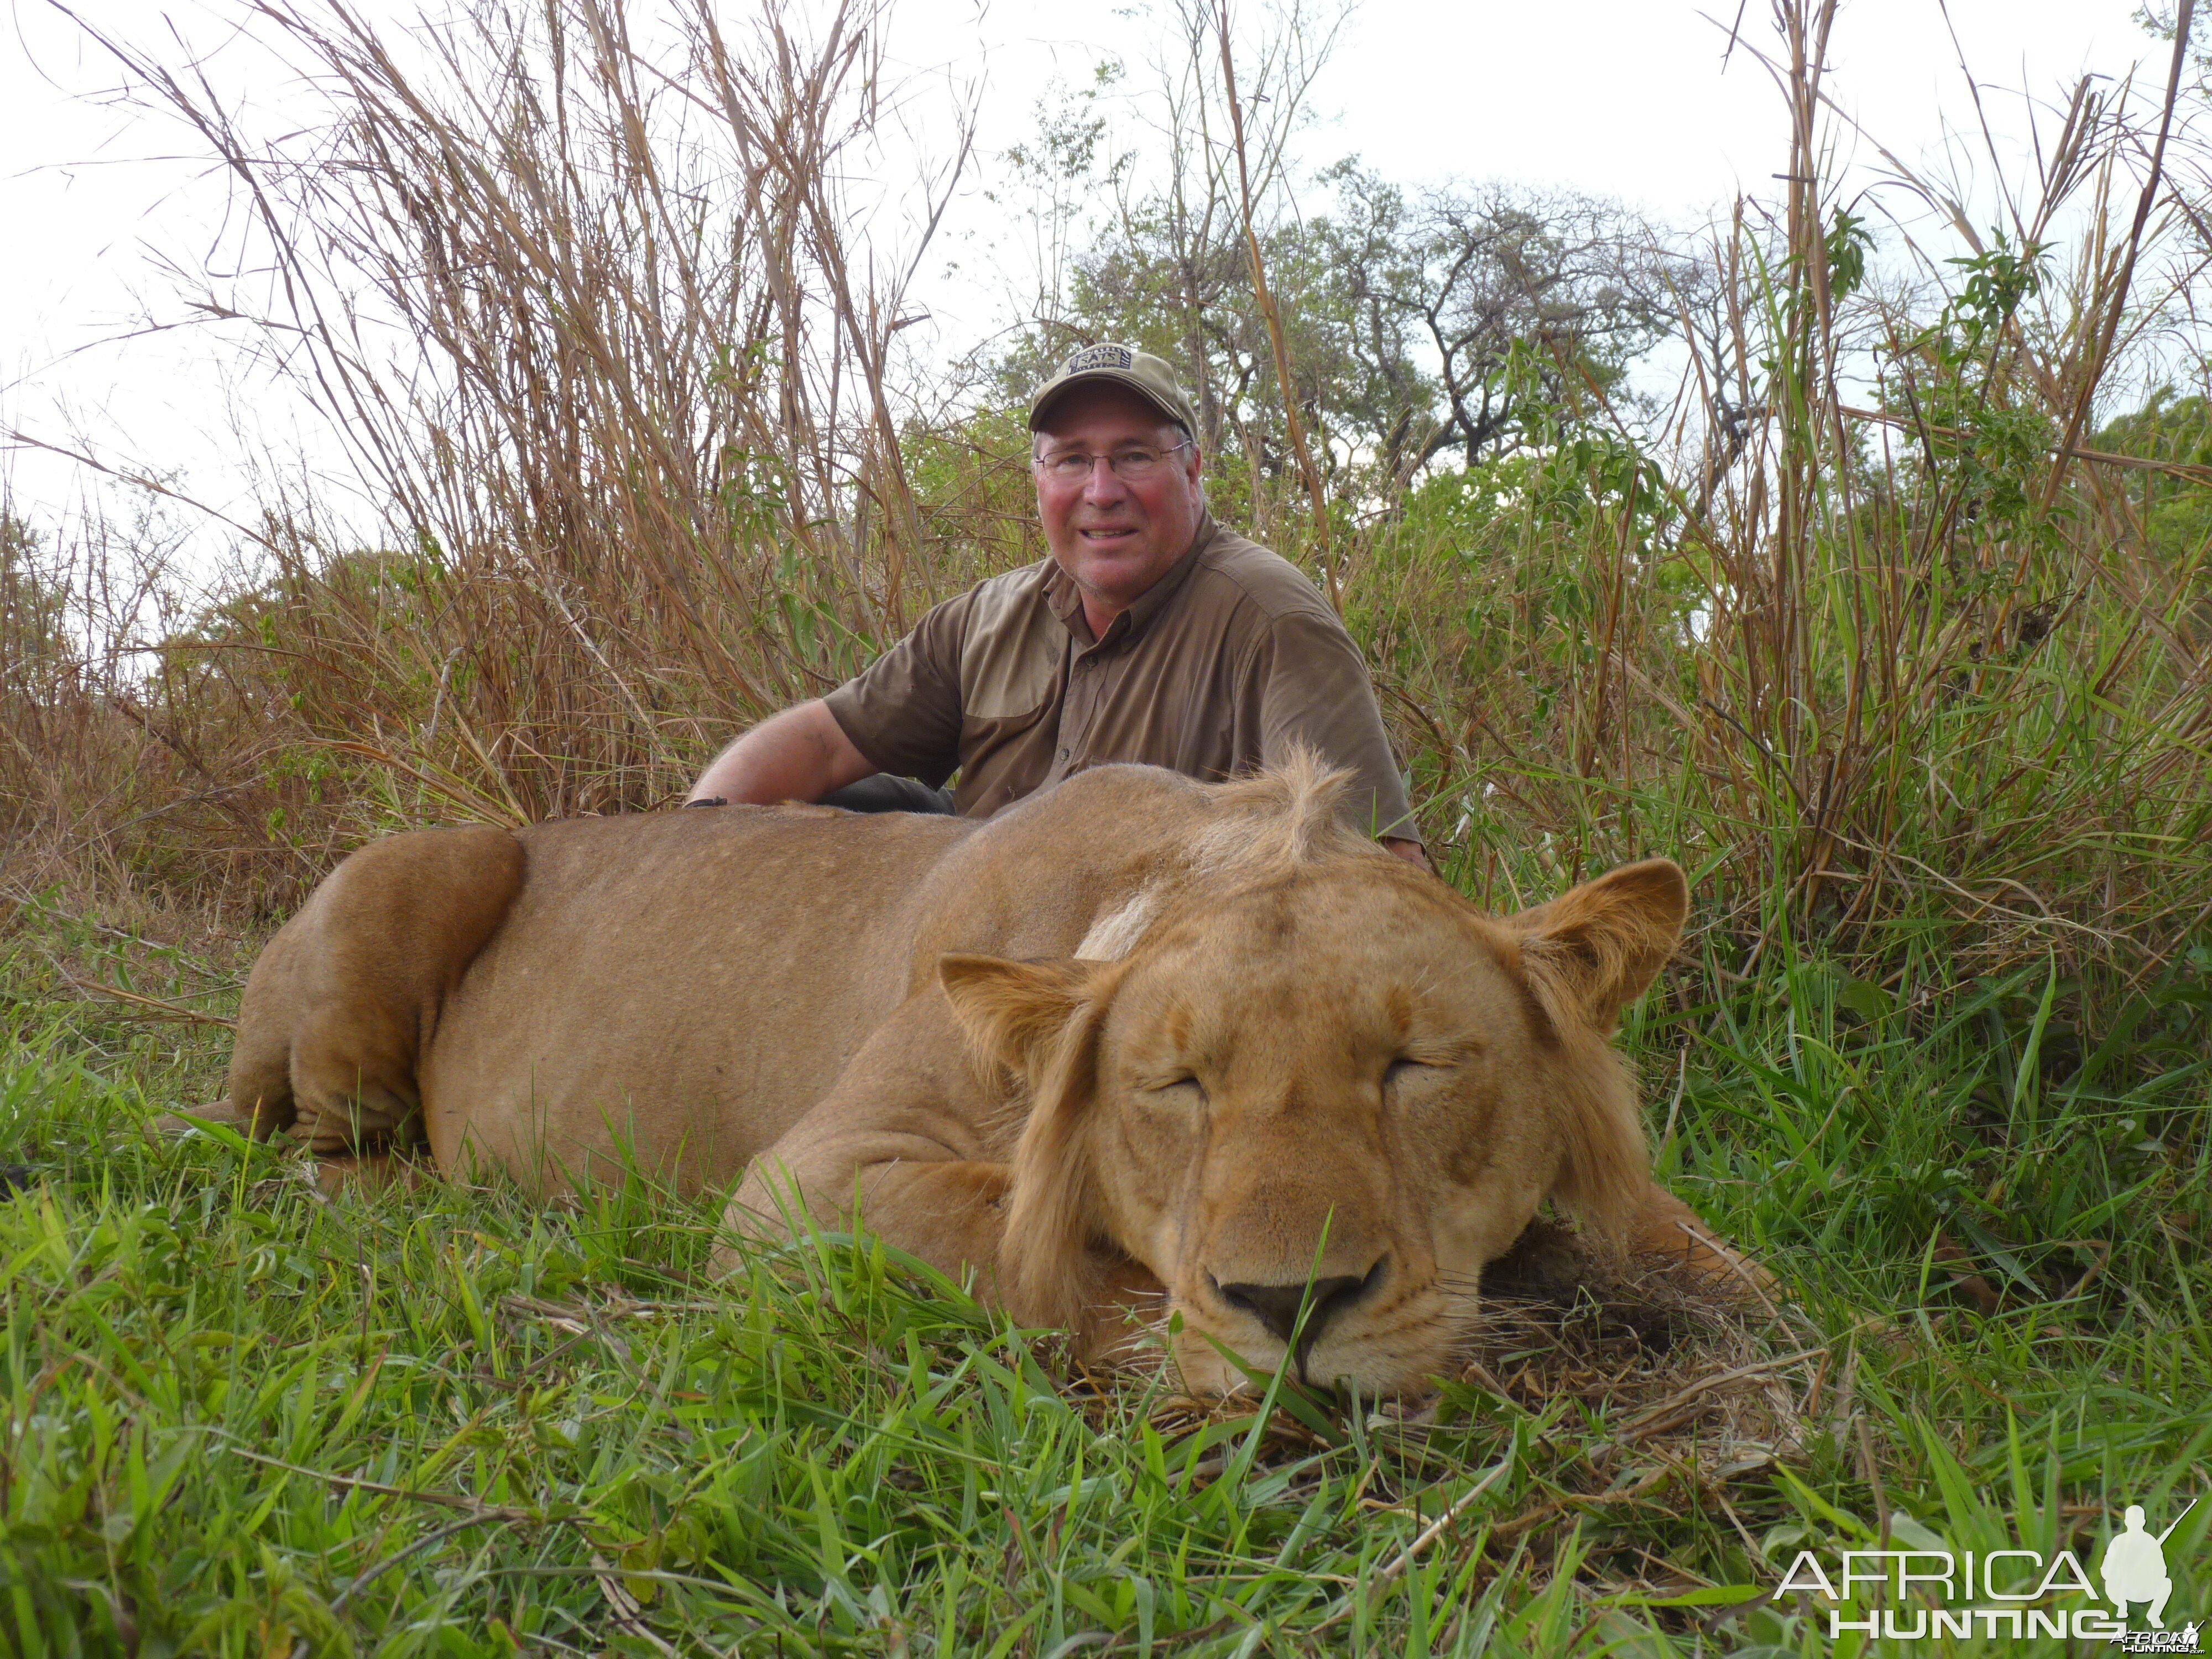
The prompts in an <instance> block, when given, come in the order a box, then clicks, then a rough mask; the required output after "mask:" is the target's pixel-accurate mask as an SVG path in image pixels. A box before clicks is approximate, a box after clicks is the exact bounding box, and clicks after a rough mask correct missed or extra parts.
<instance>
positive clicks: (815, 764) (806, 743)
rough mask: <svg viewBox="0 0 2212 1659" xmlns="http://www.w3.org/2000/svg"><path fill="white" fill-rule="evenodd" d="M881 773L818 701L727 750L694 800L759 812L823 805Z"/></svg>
mask: <svg viewBox="0 0 2212 1659" xmlns="http://www.w3.org/2000/svg"><path fill="white" fill-rule="evenodd" d="M874 770H875V767H874V766H873V765H872V763H870V762H869V760H868V758H867V757H866V756H865V755H863V754H862V753H861V752H860V750H858V749H856V748H854V746H853V740H852V739H851V738H848V737H847V736H846V735H845V729H844V727H842V726H840V725H838V724H837V718H836V715H834V714H831V713H830V712H829V708H828V706H827V705H826V704H824V703H823V702H820V701H819V700H817V701H815V702H803V703H800V704H799V706H798V707H796V708H787V709H785V710H784V711H783V712H782V713H781V714H775V715H771V716H770V717H769V719H767V720H763V721H762V722H761V723H760V724H759V725H758V726H755V727H753V729H752V730H751V731H750V732H746V733H745V734H744V736H743V737H741V738H738V740H737V741H736V742H735V743H733V744H731V745H730V746H729V747H728V748H727V749H725V750H723V751H722V752H721V753H720V754H719V755H717V756H716V757H714V763H713V764H711V765H709V766H708V768H707V769H706V770H705V771H704V772H702V773H701V774H700V775H699V781H698V782H696V783H695V784H693V785H692V786H691V794H690V799H692V800H714V799H721V800H726V801H732V802H742V803H750V804H751V805H757V806H773V805H775V804H776V803H777V802H778V801H786V800H819V799H822V797H823V796H824V795H826V794H828V793H829V792H830V791H831V790H833V789H842V788H843V787H845V786H846V785H847V784H848V783H852V782H855V781H858V780H860V779H861V778H865V777H866V776H867V775H869V774H870V773H872V772H873V771H874Z"/></svg>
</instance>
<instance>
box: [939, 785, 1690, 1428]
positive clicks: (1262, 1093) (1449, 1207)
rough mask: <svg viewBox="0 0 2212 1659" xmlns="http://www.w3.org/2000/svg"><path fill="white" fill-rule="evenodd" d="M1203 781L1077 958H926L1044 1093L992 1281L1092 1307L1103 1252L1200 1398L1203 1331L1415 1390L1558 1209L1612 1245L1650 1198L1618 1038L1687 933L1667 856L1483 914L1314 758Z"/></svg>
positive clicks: (1018, 1165) (1211, 1350)
mask: <svg viewBox="0 0 2212 1659" xmlns="http://www.w3.org/2000/svg"><path fill="white" fill-rule="evenodd" d="M1218 797H1219V799H1220V810H1219V812H1218V817H1217V819H1216V821H1215V823H1214V824H1213V826H1212V828H1211V829H1209V830H1208V831H1207V832H1206V834H1205V835H1204V836H1200V838H1199V840H1198V842H1197V843H1196V844H1194V846H1193V847H1192V848H1191V849H1190V852H1189V857H1188V862H1187V863H1186V864H1184V865H1183V866H1182V867H1181V868H1180V869H1179V870H1177V871H1176V872H1173V873H1172V875H1171V876H1170V877H1167V878H1162V879H1161V880H1160V881H1159V882H1158V883H1156V884H1154V885H1153V886H1152V887H1151V888H1149V889H1148V890H1146V892H1144V893H1142V894H1139V896H1138V897H1137V898H1136V899H1135V900H1134V901H1133V902H1131V903H1130V904H1129V905H1128V906H1127V907H1125V908H1123V909H1122V910H1121V911H1120V912H1118V913H1117V914H1116V915H1113V916H1110V917H1109V918H1106V919H1105V920H1104V921H1102V922H1101V924H1100V926H1099V927H1097V929H1094V930H1093V933H1092V937H1091V939H1090V940H1087V941H1086V942H1085V951H1084V954H1083V955H1082V956H1079V957H1077V958H1075V959H1073V960H1068V961H1063V962H1044V963H1021V962H1009V961H1005V960H1001V959H998V958H995V957H973V956H947V957H945V958H944V959H943V960H942V962H941V963H940V964H939V974H940V977H941V978H942V981H943V982H944V985H945V990H946V993H947V994H948V995H949V996H950V997H951V1001H952V1004H953V1006H954V1009H955V1011H956V1012H957V1015H958V1017H959V1018H960V1020H961V1022H962V1024H963V1027H964V1028H965V1029H966V1030H967V1031H968V1032H969V1035H970V1036H971V1037H972V1038H973V1039H974V1040H975V1043H976V1045H977V1047H978V1048H979V1049H980V1050H981V1053H982V1054H984V1055H985V1056H986V1057H987V1058H988V1059H989V1060H994V1061H995V1062H997V1063H998V1064H1000V1065H1003V1066H1006V1067H1007V1068H1008V1069H1009V1070H1011V1071H1012V1072H1013V1073H1016V1074H1017V1075H1018V1076H1020V1077H1022V1078H1024V1079H1026V1081H1027V1085H1028V1093H1029V1096H1030V1100H1031V1102H1032V1104H1031V1106H1030V1113H1029V1116H1028V1118H1027V1121H1026V1126H1025V1127H1024V1131H1023V1133H1022V1139H1021V1142H1020V1149H1019V1152H1018V1154H1017V1156H1016V1158H1015V1169H1014V1183H1013V1189H1012V1194H1011V1195H1010V1198H1009V1200H1008V1217H1007V1225H1006V1244H1005V1249H1004V1251H1003V1253H1002V1255H1001V1257H1000V1281H1001V1284H1002V1285H1003V1286H1004V1288H1005V1291H1006V1295H1007V1297H1008V1300H1009V1303H1010V1304H1011V1305H1012V1307H1013V1308H1014V1309H1015V1310H1017V1312H1018V1313H1020V1314H1021V1315H1023V1316H1025V1317H1029V1318H1033V1319H1036V1320H1038V1321H1040V1322H1053V1323H1061V1324H1071V1325H1079V1324H1080V1323H1081V1322H1082V1318H1083V1315H1084V1312H1085V1303H1086V1301H1087V1299H1088V1298H1091V1297H1094V1296H1095V1295H1096V1294H1097V1279H1096V1277H1095V1272H1096V1264H1097V1263H1098V1262H1099V1261H1101V1260H1102V1259H1110V1253H1112V1252H1116V1251H1118V1252H1120V1253H1121V1254H1123V1255H1127V1257H1129V1258H1131V1259H1132V1260H1133V1261H1136V1262H1138V1263H1140V1264H1142V1266H1143V1267H1146V1268H1147V1269H1149V1270H1150V1272H1151V1273H1152V1274H1153V1275H1154V1276H1156V1277H1157V1278H1158V1280H1159V1282H1160V1284H1161V1285H1163V1286H1164V1288H1165V1291H1166V1294H1167V1304H1168V1306H1167V1309H1166V1310H1163V1314H1165V1312H1166V1311H1169V1310H1172V1311H1173V1312H1176V1313H1179V1314H1180V1315H1181V1316H1182V1318H1181V1322H1180V1334H1178V1335H1177V1336H1176V1338H1175V1340H1174V1343H1173V1352H1174V1358H1175V1359H1176V1363H1177V1364H1178V1366H1179V1368H1180V1370H1181V1372H1182V1376H1183V1378H1184V1380H1185V1382H1186V1383H1187V1384H1188V1386H1189V1387H1191V1388H1193V1389H1197V1390H1200V1391H1215V1390H1233V1389H1237V1387H1239V1386H1241V1385H1242V1384H1243V1380H1244V1379H1243V1376H1242V1374H1241V1373H1240V1372H1239V1371H1238V1370H1237V1369H1236V1367H1235V1366H1234V1365H1233V1364H1231V1362H1230V1361H1229V1360H1228V1359H1227V1358H1225V1357H1224V1355H1223V1354H1222V1352H1220V1349H1219V1348H1217V1347H1216V1346H1215V1345H1216V1344H1218V1345H1220V1348H1225V1349H1227V1350H1230V1351H1231V1352H1234V1353H1235V1354H1237V1355H1238V1356H1240V1357H1241V1358H1243V1361H1244V1362H1245V1364H1248V1365H1249V1366H1251V1367H1253V1368H1254V1369H1255V1370H1261V1371H1267V1370H1273V1368H1274V1367H1275V1366H1276V1365H1277V1364H1279V1362H1280V1361H1281V1358H1282V1357H1283V1354H1284V1352H1285V1349H1286V1347H1288V1346H1291V1343H1292V1341H1293V1340H1294V1338H1295V1340H1296V1342H1297V1369H1298V1370H1299V1371H1300V1372H1302V1374H1303V1375H1304V1377H1305V1378H1306V1379H1308V1380H1310V1381H1311V1382H1314V1383H1334V1382H1337V1381H1339V1380H1345V1379H1348V1380H1350V1381H1352V1383H1357V1384H1358V1386H1359V1388H1360V1389H1362V1390H1363V1391H1366V1392H1376V1391H1392V1390H1399V1389H1412V1388H1418V1387H1419V1386H1420V1385H1421V1383H1422V1379H1424V1378H1425V1377H1427V1376H1432V1375H1434V1374H1436V1373H1437V1371H1439V1370H1442V1369H1443V1368H1444V1364H1445V1362H1446V1359H1447V1357H1448V1355H1449V1351H1450V1349H1451V1347H1452V1346H1453V1343H1454V1340H1455V1335H1456V1334H1457V1333H1458V1331H1460V1330H1461V1329H1462V1328H1463V1326H1464V1324H1465V1322H1466V1319H1467V1316H1468V1314H1469V1313H1470V1312H1471V1310H1472V1307H1473V1304H1474V1297H1475V1291H1476V1284H1477V1280H1478V1279H1479V1277H1480V1273H1481V1271H1482V1268H1483V1266H1484V1264H1485V1263H1486V1262H1488V1261H1491V1260H1492V1259H1493V1258H1494V1257H1497V1256H1498V1255H1502V1254H1503V1253H1504V1251H1505V1250H1506V1249H1508V1248H1509V1247H1510V1245H1511V1244H1512V1243H1513V1242H1514V1240H1515V1239H1516V1237H1518V1236H1519V1235H1520V1233H1521V1231H1522V1229H1523V1228H1524V1227H1525V1226H1526V1225H1528V1221H1529V1220H1530V1218H1532V1217H1533V1216H1534V1213H1535V1212H1536V1209H1537V1206H1539V1205H1540V1204H1541V1202H1542V1201H1543V1200H1546V1199H1547V1198H1550V1199H1552V1200H1555V1201H1556V1202H1557V1203H1558V1204H1559V1206H1561V1207H1562V1208H1564V1209H1565V1210H1566V1211H1568V1212H1571V1214H1573V1215H1574V1216H1575V1217H1576V1218H1577V1219H1578V1221H1579V1222H1580V1223H1581V1224H1582V1225H1583V1227H1584V1229H1585V1230H1587V1231H1589V1232H1591V1233H1593V1234H1594V1235H1595V1236H1596V1237H1599V1238H1601V1239H1602V1238H1604V1237H1607V1235H1608V1234H1610V1233H1612V1232H1613V1231H1616V1230H1617V1229H1618V1227H1619V1226H1620V1225H1621V1223H1622V1222H1623V1220H1624V1219H1625V1218H1626V1215H1627V1214H1628V1212H1630V1210H1631V1209H1632V1206H1633V1205H1634V1204H1635V1203H1636V1201H1637V1200H1638V1197H1639V1195H1640V1194H1641V1193H1642V1192H1643V1189H1644V1182H1645V1179H1646V1163H1645V1155H1644V1142H1643V1136H1642V1133H1641V1130H1640V1127H1639V1124H1638V1114H1637V1109H1636V1102H1635V1097H1634V1094H1633V1091H1632V1087H1631V1085H1630V1081H1629V1078H1628V1074H1627V1072H1626V1067H1625V1066H1623V1065H1622V1063H1621V1061H1620V1059H1619V1057H1618V1056H1617V1055H1616V1054H1614V1052H1613V1048H1612V1047H1611V1045H1610V1043H1609V1042H1608V1038H1609V1036H1610V1034H1611V1033H1612V1031H1613V1026H1614V1024H1615V1022H1616V1021H1617V1019H1618V1018H1619V1015H1620V1011H1621V1009H1622V1008H1623V1007H1624V1006H1626V1004H1627V1003H1629V1002H1630V1001H1631V1000H1633V999H1634V998H1635V997H1636V996H1637V995H1638V994H1640V993H1641V992H1642V991H1643V989H1644V987H1645V986H1646V985H1648V984H1649V983H1650V981H1651V979H1652V977H1653V975H1655V974H1656V973H1657V971H1658V969H1659V968H1660V966H1661V964H1662V963H1664V962H1665V961H1666V959H1667V957H1668V954H1669V953H1670V952H1671V951H1672V950H1673V948H1674V943H1675V940H1676V939H1677V938H1678V936H1679V934H1680V929H1681V926H1682V921H1683V918H1684V915H1685V912H1686V908H1687V890H1686V885H1685V884H1684V881H1683V878H1682V873H1681V872H1680V870H1678V869H1677V868H1676V867H1675V866H1674V865H1672V864H1670V863H1668V862H1666V861H1664V860H1651V861H1649V862H1645V863H1641V864H1633V865H1630V866H1626V867H1625V868H1622V869H1619V870H1616V871H1614V872H1612V873H1611V874H1610V875H1607V876H1604V877H1601V878H1599V879H1597V880H1595V881H1591V882H1587V883H1585V884H1583V885H1581V886H1578V887H1577V888H1575V889H1573V890H1571V891H1570V892H1568V893H1566V894H1565V895H1564V896H1561V897H1559V898H1558V899H1555V900H1553V902H1550V903H1548V904H1544V905H1540V906H1538V907H1537V908H1534V909H1531V910H1526V911H1523V912H1522V913H1520V914H1519V915H1512V916H1507V917H1504V918H1497V919H1493V918H1491V917H1487V916H1485V915H1481V914H1480V913H1479V912H1478V911H1477V910H1476V909H1475V908H1474V906H1472V905H1470V904H1469V903H1468V902H1466V901H1465V900H1463V899H1462V898H1461V897H1460V896H1458V895H1456V894H1455V893H1454V892H1452V891H1451V890H1449V889H1448V888H1447V887H1446V886H1445V885H1444V884H1443V883H1441V882H1438V881H1437V880H1435V879H1433V878H1430V877H1428V876H1425V875H1423V874H1422V873H1420V872H1418V871H1415V870H1413V869H1412V868H1410V867H1409V866H1406V865H1404V864H1402V863H1401V862H1400V861H1399V860H1395V859H1394V858H1391V857H1390V856H1389V854H1385V853H1382V852H1380V851H1379V850H1377V849H1376V848H1373V847H1372V846H1371V844H1370V843H1367V842H1363V841H1361V840H1359V839H1358V837H1356V836H1352V835H1351V834H1349V833H1347V832H1346V831H1344V830H1342V829H1339V828H1337V827H1336V826H1335V819H1334V799H1335V788H1334V780H1333V779H1332V778H1329V777H1326V776H1321V775H1316V773H1315V772H1314V771H1313V770H1312V769H1310V768H1306V769H1291V772H1289V773H1288V774H1287V775H1268V776H1267V777H1263V778H1261V779H1259V780H1255V781H1252V782H1251V783H1249V784H1245V785H1241V786H1233V787H1231V788H1229V789H1227V790H1224V791H1221V792H1218ZM1091 957H1103V958H1105V959H1103V960H1098V959H1086V958H1091ZM1309 1285H1310V1289H1309Z"/></svg>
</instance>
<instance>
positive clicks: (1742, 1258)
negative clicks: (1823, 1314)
mask: <svg viewBox="0 0 2212 1659" xmlns="http://www.w3.org/2000/svg"><path fill="white" fill-rule="evenodd" d="M1628 1248H1629V1252H1630V1254H1631V1255H1633V1256H1634V1257H1635V1258H1636V1259H1637V1260H1638V1261H1642V1262H1644V1263H1646V1264H1648V1265H1650V1266H1651V1267H1658V1268H1661V1269H1662V1270H1664V1271H1667V1272H1669V1273H1679V1274H1680V1275H1682V1276H1683V1277H1685V1278H1686V1279H1688V1280H1689V1281H1690V1282H1691V1283H1692V1284H1694V1285H1696V1286H1697V1287H1698V1288H1699V1290H1701V1291H1705V1292H1706V1293H1707V1294H1709V1295H1714V1296H1721V1297H1732V1298H1735V1299H1737V1300H1741V1299H1743V1298H1744V1297H1746V1296H1747V1294H1748V1296H1749V1297H1752V1298H1753V1299H1755V1300H1756V1301H1758V1302H1759V1303H1760V1304H1765V1305H1766V1306H1767V1307H1769V1308H1770V1309H1771V1306H1772V1304H1774V1302H1775V1301H1776V1300H1778V1297H1779V1295H1780V1286H1778V1285H1777V1284H1776V1283H1775V1279H1774V1275H1773V1274H1771V1273H1768V1272H1767V1271H1766V1269H1765V1268H1764V1267H1760V1266H1759V1264H1758V1263H1757V1262H1756V1261H1753V1260H1752V1259H1751V1258H1750V1257H1749V1256H1747V1255H1743V1254H1742V1253H1741V1251H1739V1250H1736V1249H1733V1248H1731V1247H1730V1246H1729V1245H1728V1244H1726V1243H1723V1242H1722V1240H1721V1238H1720V1236H1719V1235H1718V1234H1717V1233H1715V1232H1714V1231H1713V1230H1712V1229H1711V1227H1709V1226H1707V1225H1705V1219H1704V1218H1702V1217H1701V1216H1699V1214H1698V1212H1696V1211H1695V1210H1693V1209H1692V1208H1691V1207H1690V1206H1688V1205H1686V1204H1685V1203H1684V1202H1682V1200H1680V1199H1679V1198H1677V1197H1675V1196H1674V1194H1672V1193H1670V1192H1668V1190H1667V1189H1666V1188H1664V1187H1662V1186H1661V1185H1660V1184H1659V1183H1658V1182H1656V1181H1653V1182H1650V1184H1649V1185H1648V1186H1647V1187H1646V1188H1644V1202H1643V1204H1642V1205H1641V1206H1640V1207H1639V1208H1638V1212H1637V1214H1636V1216H1635V1218H1634V1220H1633V1221H1632V1224H1631V1229H1630V1234H1629V1239H1628Z"/></svg>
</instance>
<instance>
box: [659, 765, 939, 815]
mask: <svg viewBox="0 0 2212 1659" xmlns="http://www.w3.org/2000/svg"><path fill="white" fill-rule="evenodd" d="M729 804H730V803H729V802H728V801H726V800H725V799H723V798H722V797H721V796H720V795H708V796H702V798H701V799H697V800H687V801H685V802H684V805H686V806H727V805H729ZM815 805H817V806H839V807H842V808H843V809H844V810H845V811H848V812H934V813H938V814H939V815H941V816H943V817H951V814H952V792H951V790H950V789H933V788H931V787H929V786H928V785H927V784H926V783H924V782H923V781H921V779H919V778H902V777H898V776H896V775H893V774H891V773H889V772H878V773H875V774H873V775H870V776H868V777H865V778H862V779H861V780H860V781H859V782H858V783H848V784H847V785H846V786H845V787H843V788H842V789H832V790H831V791H830V792H829V793H828V794H826V795H824V796H823V797H822V799H820V800H818V801H817V802H816V803H815Z"/></svg>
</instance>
